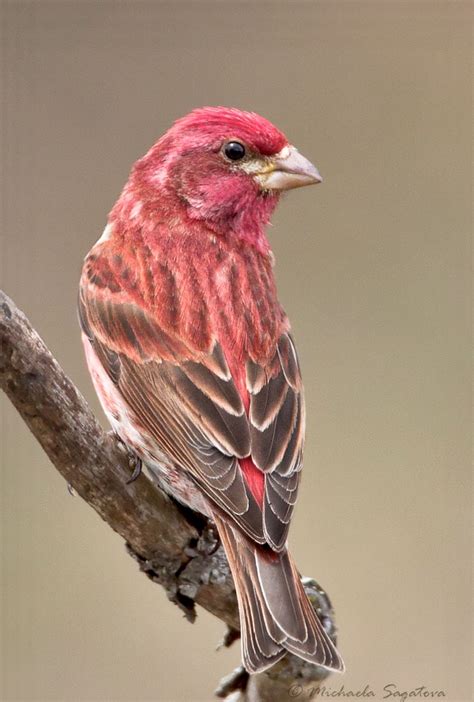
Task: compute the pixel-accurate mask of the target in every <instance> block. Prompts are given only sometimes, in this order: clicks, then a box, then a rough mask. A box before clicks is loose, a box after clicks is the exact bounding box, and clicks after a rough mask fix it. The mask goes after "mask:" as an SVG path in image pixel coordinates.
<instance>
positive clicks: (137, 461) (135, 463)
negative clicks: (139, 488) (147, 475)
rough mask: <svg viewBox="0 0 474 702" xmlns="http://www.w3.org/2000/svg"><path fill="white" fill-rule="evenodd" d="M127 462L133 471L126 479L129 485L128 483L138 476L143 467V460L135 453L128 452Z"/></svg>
mask: <svg viewBox="0 0 474 702" xmlns="http://www.w3.org/2000/svg"><path fill="white" fill-rule="evenodd" d="M129 464H130V467H133V473H132V475H131V476H130V477H129V479H128V480H127V481H126V483H127V485H130V483H133V482H134V481H135V480H136V479H137V478H139V477H140V473H141V472H142V468H143V461H142V459H141V458H139V457H138V456H137V455H135V454H132V453H130V460H129Z"/></svg>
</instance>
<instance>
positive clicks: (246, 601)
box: [214, 515, 344, 673]
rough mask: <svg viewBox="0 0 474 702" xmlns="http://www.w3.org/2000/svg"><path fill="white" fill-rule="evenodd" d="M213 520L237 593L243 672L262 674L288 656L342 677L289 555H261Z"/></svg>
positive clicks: (261, 551)
mask: <svg viewBox="0 0 474 702" xmlns="http://www.w3.org/2000/svg"><path fill="white" fill-rule="evenodd" d="M214 519H215V522H216V525H217V528H218V530H219V534H220V536H221V540H222V543H223V546H224V548H225V551H226V554H227V558H228V560H229V565H230V568H231V571H232V575H233V577H234V582H235V588H236V591H237V599H238V603H239V612H240V625H241V643H242V658H243V662H244V665H245V667H246V669H247V670H248V671H249V672H250V673H256V672H260V671H262V670H265V669H266V668H269V667H270V666H272V665H273V664H274V663H276V662H277V661H278V660H280V658H282V657H283V656H284V655H285V653H286V651H290V652H291V653H294V654H295V655H297V656H299V657H300V658H303V659H304V660H306V661H308V662H310V663H314V664H317V665H320V666H322V667H324V668H328V669H329V670H334V671H338V672H342V671H343V670H344V663H343V661H342V658H341V656H340V655H339V653H338V652H337V649H336V647H335V646H334V644H333V643H332V641H331V639H330V638H329V636H328V635H327V633H326V631H325V630H324V627H323V626H322V624H321V622H320V621H319V619H318V616H317V614H316V612H315V611H314V609H313V607H312V605H311V603H310V601H309V599H308V597H307V595H306V593H305V591H304V588H303V585H302V583H301V580H300V578H299V575H298V572H297V570H296V567H295V565H294V563H293V561H292V559H291V556H290V555H289V553H288V551H286V550H284V551H282V552H281V553H276V552H274V551H271V550H266V549H265V548H264V547H262V546H259V545H257V544H254V543H252V542H251V541H250V540H249V539H248V538H247V537H246V536H245V535H243V534H242V533H241V532H240V531H237V529H235V528H234V527H232V526H230V524H229V523H228V522H226V521H224V520H222V518H221V517H220V516H218V515H214Z"/></svg>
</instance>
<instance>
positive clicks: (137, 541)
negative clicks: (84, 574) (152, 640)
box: [0, 291, 335, 702]
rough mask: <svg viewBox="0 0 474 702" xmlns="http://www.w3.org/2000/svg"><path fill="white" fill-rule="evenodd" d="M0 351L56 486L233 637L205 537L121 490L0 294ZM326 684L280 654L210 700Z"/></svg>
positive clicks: (101, 444) (49, 361) (320, 599)
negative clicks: (55, 474) (62, 485)
mask: <svg viewBox="0 0 474 702" xmlns="http://www.w3.org/2000/svg"><path fill="white" fill-rule="evenodd" d="M0 349H1V355H0V387H1V388H2V390H4V392H5V393H6V394H7V395H8V397H9V398H10V400H11V401H12V403H13V405H14V406H15V407H16V409H17V410H18V412H19V413H20V415H21V416H22V418H23V420H24V421H25V423H26V424H27V425H28V427H29V428H30V430H31V431H32V433H33V434H34V436H35V437H36V439H37V440H38V442H39V443H40V444H41V446H42V447H43V449H44V450H45V452H46V453H47V455H48V456H49V458H50V460H51V462H52V463H53V465H54V466H55V467H56V468H57V470H58V471H59V472H60V473H61V475H62V476H63V477H64V478H65V480H66V481H67V482H68V483H69V484H70V485H71V486H72V487H73V488H74V490H75V491H76V492H77V493H78V494H79V495H80V496H81V497H82V498H83V499H84V500H85V501H86V502H87V503H88V504H89V505H90V506H91V507H93V508H94V509H95V511H96V512H97V513H98V514H100V516H101V517H102V518H103V519H104V520H105V521H106V522H107V523H108V524H109V526H110V527H112V529H114V530H115V531H116V532H117V533H118V534H120V535H121V536H122V537H123V538H124V539H125V541H126V543H127V549H128V551H129V553H130V554H131V555H132V556H133V558H134V559H135V560H136V561H137V562H138V563H139V566H140V569H141V570H143V571H144V572H145V573H146V574H147V575H148V577H150V578H151V579H152V580H154V581H155V582H158V583H160V584H161V585H163V586H164V587H165V588H166V591H167V593H168V596H169V598H170V599H171V600H173V601H174V602H175V603H176V604H178V605H179V606H180V607H181V608H182V609H183V610H184V611H185V613H186V615H187V617H188V619H190V620H191V621H193V620H194V618H195V610H194V603H197V604H199V605H201V606H202V607H204V608H205V609H207V610H208V611H209V612H211V613H212V614H214V615H215V616H217V617H219V619H221V620H222V621H223V622H225V623H226V624H227V625H228V627H230V629H231V630H233V631H235V630H237V631H238V629H239V620H238V612H237V601H236V597H235V590H234V586H233V582H232V577H231V575H230V572H229V568H228V565H227V560H226V557H225V554H224V552H223V549H222V547H221V546H218V547H217V548H216V546H217V544H216V543H215V540H214V536H213V534H212V531H210V530H209V529H208V527H207V525H206V523H205V521H204V520H200V519H199V518H197V517H196V516H195V515H193V514H192V513H189V512H188V511H187V510H185V509H184V508H181V507H179V506H178V505H177V504H176V503H175V502H174V501H172V500H171V499H170V498H169V497H168V496H167V495H165V494H164V493H163V492H162V491H161V490H159V488H157V487H156V486H155V485H153V484H152V483H151V482H150V481H149V480H148V479H147V477H146V476H145V475H143V474H142V475H140V477H139V478H138V479H137V480H135V481H134V482H132V483H130V484H127V482H126V481H127V479H128V478H129V477H130V475H131V468H130V457H129V455H128V454H127V452H126V451H125V450H124V449H123V447H122V446H121V444H120V442H118V441H117V440H116V439H115V438H114V437H113V436H112V435H111V434H108V433H106V432H105V431H104V430H103V429H102V428H101V426H100V425H99V423H98V421H97V419H96V418H95V417H94V415H93V413H92V411H91V410H90V408H89V406H88V405H87V403H86V401H85V400H84V398H83V397H82V395H81V394H80V393H79V391H78V390H77V388H76V387H75V386H74V384H73V383H72V381H71V380H70V379H69V378H68V377H67V376H66V375H65V373H64V372H63V370H62V369H61V367H60V366H59V364H58V362H57V361H56V360H55V359H54V358H53V356H52V355H51V353H50V352H49V350H48V348H47V347H46V345H45V344H44V342H43V341H42V339H41V338H40V336H39V335H38V334H37V332H36V331H35V330H34V329H33V327H32V326H31V324H30V323H29V321H28V319H27V318H26V317H25V315H24V314H23V313H22V312H21V311H20V310H19V309H18V308H17V307H16V305H15V304H14V302H13V301H12V300H10V298H9V297H7V295H5V293H3V292H2V291H0ZM306 587H307V591H308V593H309V594H310V596H311V597H312V598H313V604H314V606H315V607H316V609H317V610H318V612H319V614H320V616H322V617H323V621H324V622H325V624H326V625H327V628H328V631H329V633H330V635H331V636H333V637H334V636H335V626H334V618H333V612H332V609H331V605H330V603H329V600H328V599H327V597H326V595H325V594H324V592H322V591H321V590H320V589H319V587H318V586H317V585H316V584H315V583H314V581H311V582H309V583H308V584H307V585H306ZM234 638H235V636H232V635H231V636H230V637H229V641H230V640H232V639H234ZM326 676H327V671H325V670H323V669H321V668H319V667H317V666H312V665H309V664H306V663H304V662H303V661H301V660H300V659H298V658H295V657H294V656H290V655H288V656H286V657H285V658H284V659H283V660H282V661H281V662H280V663H278V664H277V665H276V666H274V667H273V668H272V669H271V670H270V671H268V672H266V673H261V674H259V675H254V676H251V679H250V681H249V679H248V676H247V675H246V674H245V673H244V672H243V671H242V670H241V669H238V671H237V674H236V675H235V676H234V677H233V678H232V676H231V677H230V678H228V679H226V681H225V682H223V683H221V686H220V688H219V690H218V692H217V694H218V695H219V696H220V697H222V698H225V699H227V700H229V701H230V700H238V701H239V702H265V701H266V700H272V702H274V701H275V700H279V702H285V701H286V700H290V699H294V697H295V695H294V694H293V696H292V693H291V692H290V688H291V686H292V685H295V684H296V685H300V686H301V690H302V691H303V689H307V688H308V686H311V685H313V686H314V684H315V683H317V681H321V680H322V679H324V678H325V677H326ZM294 689H296V688H294ZM294 689H293V691H294ZM302 694H303V692H301V693H300V695H302ZM298 696H299V695H298Z"/></svg>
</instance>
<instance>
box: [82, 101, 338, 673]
mask: <svg viewBox="0 0 474 702" xmlns="http://www.w3.org/2000/svg"><path fill="white" fill-rule="evenodd" d="M320 181H321V176H320V174H319V172H318V170H317V168H316V167H315V166H314V165H313V164H312V163H311V162H310V161H309V160H308V159H307V158H305V157H304V156H303V155H302V154H300V153H299V151H298V150H297V149H296V148H295V147H294V146H293V145H292V144H291V143H290V142H289V141H288V139H287V137H286V136H285V135H284V134H283V132H282V131H280V130H279V129H278V128H277V127H276V126H274V125H273V124H272V123H271V122H270V121H268V120H267V119H266V118H264V117H262V116H260V115H258V114H256V113H255V112H247V111H243V110H239V109H237V108H233V107H232V108H231V107H203V108H198V109H195V110H193V111H192V112H190V113H189V114H187V115H186V116H184V117H182V118H180V119H178V120H177V121H175V122H174V124H173V125H172V126H171V128H170V129H169V130H168V131H167V132H165V133H164V135H163V136H162V137H161V138H160V139H159V140H158V141H157V142H156V143H155V144H154V145H153V146H152V147H151V148H150V150H149V151H148V152H147V153H146V154H145V155H144V156H143V157H142V158H140V159H139V160H138V161H137V162H136V163H135V164H134V166H133V167H132V170H131V172H130V175H129V177H128V180H127V182H126V184H125V186H124V188H123V190H122V192H121V194H120V196H119V198H118V200H117V202H116V203H115V205H114V206H113V208H112V210H111V212H110V214H109V216H108V220H107V224H106V227H105V229H104V232H103V234H102V236H101V237H100V238H99V240H98V241H97V243H96V244H95V245H94V246H93V247H92V249H91V250H90V251H89V253H88V254H87V256H86V258H85V260H84V266H83V270H82V275H81V280H80V289H79V305H78V306H79V319H80V325H81V328H82V340H83V345H84V350H85V356H86V362H87V365H88V369H89V372H90V375H91V377H92V381H93V384H94V387H95V390H96V392H97V395H98V397H99V399H100V402H101V404H102V407H103V409H104V412H105V414H106V416H107V418H108V420H109V422H110V424H111V426H112V429H113V431H114V432H115V433H116V434H117V435H118V436H119V437H120V440H121V441H122V442H123V443H124V444H125V445H126V446H127V447H128V448H129V449H130V451H131V452H133V454H134V455H136V456H137V457H138V459H139V460H140V461H142V462H143V465H144V466H145V468H146V470H147V472H148V474H149V475H151V476H152V477H153V478H154V480H156V481H157V483H158V484H159V485H160V487H161V488H162V489H163V490H165V491H166V492H167V493H168V494H169V495H170V496H171V497H172V498H174V499H175V500H177V501H178V502H179V503H181V504H184V505H186V506H187V507H189V508H191V509H192V510H194V511H195V512H198V513H200V514H202V515H204V516H205V517H206V518H208V519H209V520H210V521H211V523H213V524H214V525H215V527H216V529H217V532H218V535H219V537H220V542H221V543H222V546H223V548H224V550H225V553H226V556H227V559H228V562H229V566H230V570H231V573H232V576H233V579H234V583H235V589H236V593H237V601H238V607H239V615H240V628H241V652H242V662H243V665H244V667H245V669H246V670H247V671H248V672H249V673H251V674H253V673H258V672H261V671H263V670H266V669H268V668H269V667H270V666H272V665H274V664H275V663H276V662H277V661H278V660H280V659H281V658H282V657H283V656H284V655H286V653H287V652H290V653H293V654H295V655H296V656H298V657H300V658H302V659H304V660H305V661H308V662H309V663H313V664H317V665H319V666H322V667H324V668H326V669H328V670H331V671H338V672H342V671H343V670H344V663H343V660H342V657H341V655H340V654H339V652H338V651H337V649H336V647H335V645H334V643H333V642H332V641H331V639H330V637H329V636H328V634H327V633H326V631H325V629H324V627H323V625H322V624H321V622H320V620H319V618H318V616H317V614H316V613H315V611H314V609H313V607H312V605H311V603H310V601H309V599H308V597H307V595H306V593H305V590H304V587H303V585H302V583H301V579H300V576H299V573H298V570H297V568H296V566H295V563H294V561H293V559H292V557H291V555H290V553H289V551H288V544H287V541H288V530H289V526H290V520H291V517H292V514H293V510H294V507H295V503H296V498H297V494H298V487H299V483H300V477H301V469H302V465H303V446H304V435H305V405H304V395H303V384H302V378H301V370H300V365H299V361H298V356H297V351H296V346H295V341H294V338H293V336H292V333H291V327H290V322H289V319H288V317H287V315H286V314H285V312H284V310H283V308H282V306H281V304H280V302H279V300H278V296H277V290H276V283H275V276H274V264H275V261H274V255H273V252H272V250H271V247H270V243H269V240H268V237H267V226H268V224H269V222H270V218H271V215H272V213H273V211H274V209H275V207H276V205H277V204H278V201H279V199H280V197H281V195H282V194H283V193H284V192H285V191H288V190H290V189H294V188H299V187H301V186H306V185H311V184H316V183H319V182H320ZM291 236H295V233H294V231H293V232H291Z"/></svg>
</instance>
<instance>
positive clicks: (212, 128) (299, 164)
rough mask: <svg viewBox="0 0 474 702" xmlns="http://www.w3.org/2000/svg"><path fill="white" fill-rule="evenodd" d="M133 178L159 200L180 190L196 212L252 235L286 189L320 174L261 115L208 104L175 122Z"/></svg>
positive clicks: (182, 200)
mask: <svg viewBox="0 0 474 702" xmlns="http://www.w3.org/2000/svg"><path fill="white" fill-rule="evenodd" d="M133 179H134V180H135V181H136V182H137V183H140V184H141V186H142V187H141V190H142V192H143V191H144V192H146V193H147V194H148V195H149V196H150V197H152V198H153V199H155V198H156V200H157V201H158V200H159V199H162V198H165V199H166V197H177V198H178V200H179V202H180V203H182V204H183V205H184V206H185V208H186V212H187V216H189V217H190V218H192V219H198V220H204V221H205V222H206V224H208V225H209V226H211V227H212V228H214V229H217V230H221V229H224V230H228V229H231V230H233V231H236V232H237V233H240V234H242V235H245V236H248V235H251V233H252V230H257V229H261V228H262V227H263V226H264V225H265V224H266V223H267V222H268V219H269V217H270V215H271V213H272V211H273V209H274V207H275V205H276V202H277V201H278V197H279V195H280V194H281V192H282V191H285V190H289V189H292V188H298V187H301V186H303V185H310V184H314V183H319V182H320V181H321V176H320V175H319V173H318V170H317V169H316V168H315V166H313V164H312V163H310V161H308V159H306V158H305V157H304V156H302V155H301V154H300V153H299V152H298V151H297V149H296V148H295V147H294V146H292V145H291V144H289V143H288V140H287V138H286V137H285V135H284V134H283V133H282V132H281V131H280V130H278V129H277V128H276V127H275V126H274V125H273V124H272V123H271V122H269V121H268V120H266V119H264V118H263V117H261V116H260V115H257V114H255V113H254V112H243V111H241V110H237V109H234V108H226V107H204V108H201V109H197V110H194V111H193V112H191V113H190V114H188V115H186V116H185V117H183V118H182V119H179V120H178V121H177V122H175V124H174V125H173V126H172V127H171V129H169V130H168V132H166V134H165V135H164V136H163V137H162V138H161V139H160V140H159V141H158V142H157V143H156V144H155V145H154V146H153V147H152V148H151V149H150V151H149V152H148V153H147V154H146V155H145V156H144V157H143V158H142V159H140V160H139V161H138V162H137V164H136V165H135V168H134V171H133V172H132V180H133Z"/></svg>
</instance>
